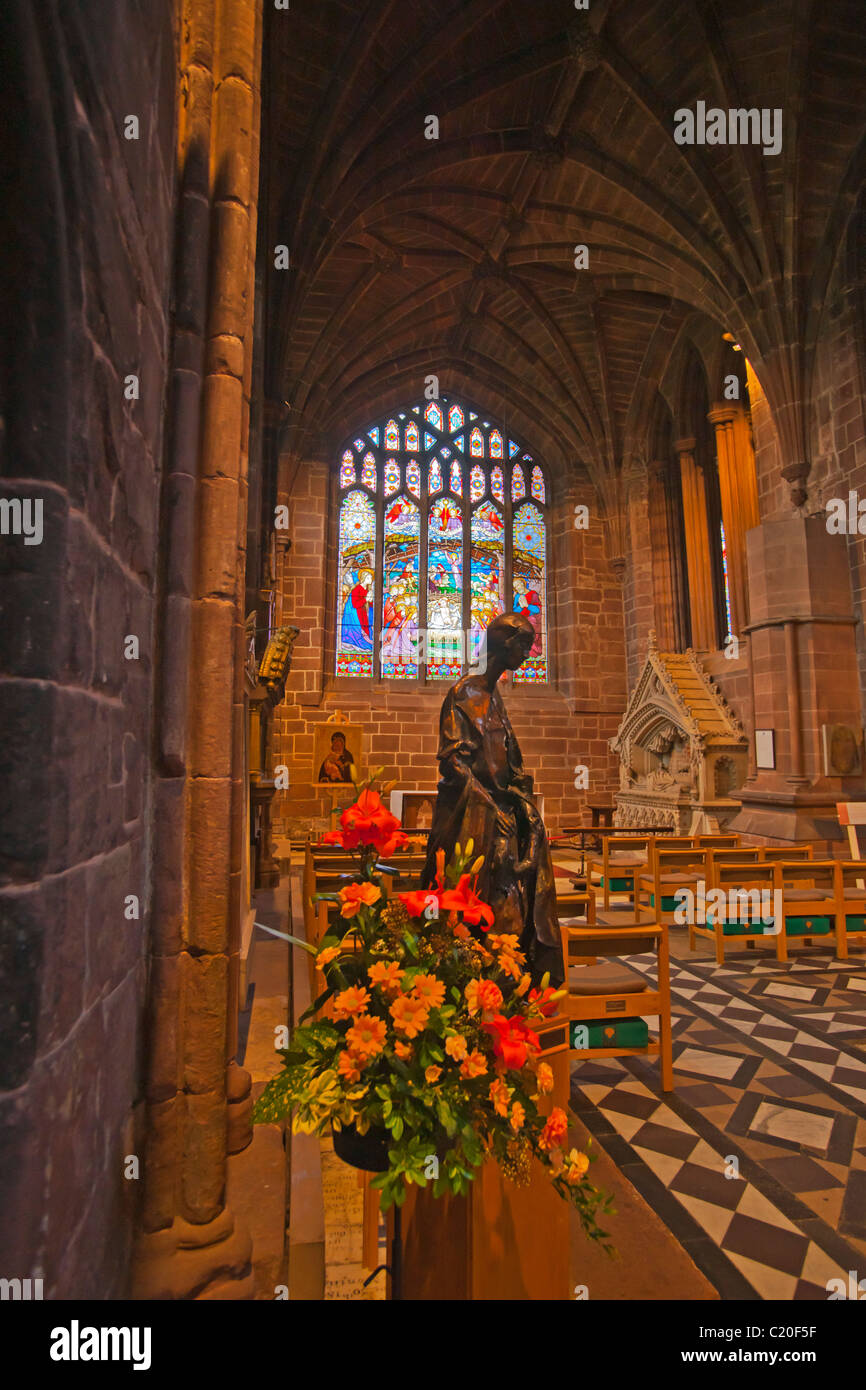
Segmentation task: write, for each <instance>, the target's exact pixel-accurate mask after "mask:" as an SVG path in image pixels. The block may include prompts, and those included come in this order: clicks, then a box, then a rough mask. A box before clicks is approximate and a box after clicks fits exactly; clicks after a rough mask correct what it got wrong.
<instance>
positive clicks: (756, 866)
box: [688, 851, 776, 965]
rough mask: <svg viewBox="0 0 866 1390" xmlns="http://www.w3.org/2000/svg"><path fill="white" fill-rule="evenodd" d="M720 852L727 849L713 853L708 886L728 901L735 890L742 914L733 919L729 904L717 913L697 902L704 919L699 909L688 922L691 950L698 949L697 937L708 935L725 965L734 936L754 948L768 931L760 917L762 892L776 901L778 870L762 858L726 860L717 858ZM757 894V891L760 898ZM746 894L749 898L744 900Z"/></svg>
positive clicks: (720, 962) (719, 961)
mask: <svg viewBox="0 0 866 1390" xmlns="http://www.w3.org/2000/svg"><path fill="white" fill-rule="evenodd" d="M719 853H724V851H716V853H714V854H713V855H712V860H711V865H710V867H709V869H708V873H709V875H710V883H709V888H714V889H721V891H722V892H723V893H724V894H725V898H726V902H727V903H730V901H731V893H732V892H734V893H736V894H737V895H738V897H737V903H738V907H739V909H740V913H739V915H738V916H737V917H736V918H735V919H734V920H733V921H731V920H730V913H729V912H728V910H727V907H726V909H725V911H724V912H717V911H716V910H715V909H714V908H713V907H706V906H705V907H704V908H703V909H702V908H701V903H700V901H698V902H697V903H696V909H697V911H701V910H703V914H704V921H699V920H697V911H696V913H695V920H693V921H691V922H689V924H688V929H689V950H690V951H693V950H694V949H695V939H696V937H698V936H703V937H706V938H707V939H708V940H710V941H712V942H714V944H715V948H716V964H717V965H724V963H725V944H726V942H728V941H730V940H731V938H736V940H737V941H738V942H740V941H742V940H745V942H746V945H747V946H748V947H750V948H753V947H754V945H755V942H756V940H760V939H761V938H762V937H764V936H765V935H767V934H768V931H767V927H766V924H765V922H764V920H763V918H762V917H761V906H762V898H761V896H760V895H761V894H769V901H770V902H771V903H772V902H773V897H772V894H773V891H774V888H775V873H774V868H773V865H772V864H762V863H761V862H760V861H759V860H752V861H751V862H749V861H746V862H736V863H731V862H730V861H727V860H725V861H720V860H719V859H718V858H717V855H718V854H719ZM755 894H758V897H757V899H756V898H755ZM744 895H745V898H746V900H744ZM755 909H757V911H756V910H755ZM769 915H772V909H770V914H769ZM768 920H769V917H768ZM772 925H773V926H775V925H776V924H775V923H773V924H772Z"/></svg>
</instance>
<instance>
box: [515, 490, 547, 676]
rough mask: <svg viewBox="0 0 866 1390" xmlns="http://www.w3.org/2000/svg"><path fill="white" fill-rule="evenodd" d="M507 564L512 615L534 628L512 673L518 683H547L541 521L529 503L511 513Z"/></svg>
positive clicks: (543, 543) (543, 556) (543, 534)
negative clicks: (519, 615)
mask: <svg viewBox="0 0 866 1390" xmlns="http://www.w3.org/2000/svg"><path fill="white" fill-rule="evenodd" d="M512 534H513V544H512V553H511V564H512V571H513V591H514V611H515V613H522V614H523V616H524V617H526V618H528V619H529V621H530V622H531V623H532V626H533V627H534V628H535V641H534V642H533V644H532V649H531V651H530V653H529V656H528V658H527V659H526V661H524V663H523V665H522V666H520V667H518V669H517V670H516V671H515V672H514V676H513V679H514V680H515V681H517V682H518V684H520V683H526V682H529V681H546V680H547V632H546V624H547V618H546V614H547V604H546V595H545V588H546V564H545V532H544V517H543V516H542V514H541V512H540V511H539V510H538V507H536V506H535V505H534V504H533V503H532V502H524V504H523V506H522V507H518V508H517V511H516V512H515V513H514V522H513V533H512Z"/></svg>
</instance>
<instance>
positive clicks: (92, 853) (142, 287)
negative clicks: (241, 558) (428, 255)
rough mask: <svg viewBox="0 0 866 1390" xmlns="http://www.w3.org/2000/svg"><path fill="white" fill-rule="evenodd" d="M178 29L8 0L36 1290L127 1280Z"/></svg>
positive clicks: (19, 726) (5, 27) (12, 799)
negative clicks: (36, 504) (26, 507)
mask: <svg viewBox="0 0 866 1390" xmlns="http://www.w3.org/2000/svg"><path fill="white" fill-rule="evenodd" d="M174 28H175V19H174V5H173V3H172V2H171V0H151V3H150V4H148V5H147V6H145V7H142V6H140V5H139V4H137V3H133V2H132V0H113V3H111V4H104V3H102V4H98V5H94V4H92V3H82V2H81V0H77V2H76V0H67V3H65V4H63V5H59V4H54V3H49V4H47V5H42V6H38V7H33V6H32V5H30V4H29V3H27V0H8V3H7V4H6V5H4V6H3V11H2V17H0V29H2V47H3V49H4V52H5V54H6V57H7V62H6V64H5V65H4V67H5V75H4V83H3V96H2V101H3V105H4V108H5V109H4V111H3V113H2V116H0V119H2V123H3V126H4V131H5V137H4V154H3V156H2V158H3V160H4V162H5V161H8V162H9V167H8V169H4V170H3V173H4V175H8V178H7V177H4V179H3V184H4V188H5V189H6V190H7V192H6V193H5V195H4V199H3V201H2V205H0V221H2V222H3V224H4V225H3V229H2V230H3V237H2V243H3V246H4V272H5V278H4V282H3V290H2V310H3V322H4V323H5V324H6V325H7V332H6V334H5V335H4V340H3V349H2V352H3V358H2V360H3V372H2V382H0V396H2V400H0V409H2V415H3V417H4V419H5V439H4V440H3V446H4V454H3V459H2V494H3V495H4V496H6V497H16V496H17V497H29V498H31V499H42V500H43V503H44V538H43V540H42V543H41V544H40V545H32V546H29V547H25V546H24V544H23V540H22V539H21V538H20V537H14V536H3V537H0V569H2V576H0V594H2V604H3V612H2V615H0V632H2V634H3V635H2V650H0V670H2V671H3V672H4V676H3V679H2V681H0V727H2V729H3V740H2V751H0V787H2V793H0V796H2V801H0V845H2V851H0V876H2V877H0V884H2V887H0V918H2V922H0V926H2V948H0V949H2V960H0V975H2V977H3V982H4V990H3V993H4V998H3V1006H2V1014H0V1144H2V1148H0V1168H2V1187H3V1193H4V1198H3V1205H4V1220H3V1223H2V1229H0V1247H2V1252H0V1274H2V1275H3V1276H6V1277H27V1276H35V1277H42V1278H43V1279H44V1281H45V1285H44V1293H45V1297H46V1298H66V1299H69V1298H114V1297H121V1296H123V1294H124V1292H125V1291H126V1290H127V1288H128V1283H127V1280H128V1264H129V1253H130V1246H131V1240H132V1220H133V1206H134V1200H135V1195H136V1194H135V1184H134V1183H133V1182H130V1181H127V1180H125V1178H124V1157H125V1155H126V1154H129V1153H131V1152H136V1151H137V1141H136V1138H135V1136H134V1133H133V1125H132V1122H131V1116H132V1112H133V1107H134V1105H135V1102H136V1100H137V1098H138V1097H139V1095H140V1077H139V1058H140V1055H141V1047H142V1037H141V1019H142V1010H143V1002H144V991H145V984H146V980H145V968H144V961H145V948H146V940H145V935H146V923H147V916H148V907H149V899H150V889H149V881H148V873H149V870H148V865H149V856H150V843H149V831H148V817H149V806H150V786H151V759H150V745H151V723H152V674H153V662H152V653H153V644H154V627H153V621H154V591H155V584H156V571H157V545H158V532H159V527H158V521H159V492H160V467H161V450H162V438H161V431H162V411H163V407H164V400H165V372H166V342H167V331H168V324H167V320H168V286H169V283H170V278H171V245H172V207H173V199H174V123H175V100H176V59H175V43H176V36H175V32H174ZM12 55H14V57H13V56H12ZM130 116H135V117H137V119H138V123H139V128H138V138H137V139H127V138H125V130H131V127H130V126H129V125H128V124H127V118H128V117H130ZM10 326H12V327H14V330H15V331H14V333H10V332H9V331H8V329H9V327H10ZM130 375H134V376H136V377H137V378H138V399H133V398H131V397H132V395H133V390H134V388H132V386H131V385H128V383H126V382H125V379H126V378H128V377H129V376H130ZM125 385H127V392H126V396H125ZM127 396H128V397H130V398H127ZM129 636H133V637H135V638H137V640H138V646H139V650H138V658H137V659H127V654H131V649H130V648H129V646H128V644H126V639H127V638H128V637H129ZM125 645H126V653H125ZM128 894H134V895H136V897H137V898H138V899H139V912H140V916H139V918H138V919H137V920H135V919H134V918H129V919H128V918H127V917H125V911H124V908H125V898H126V896H127V895H128ZM138 1152H139V1153H140V1149H138Z"/></svg>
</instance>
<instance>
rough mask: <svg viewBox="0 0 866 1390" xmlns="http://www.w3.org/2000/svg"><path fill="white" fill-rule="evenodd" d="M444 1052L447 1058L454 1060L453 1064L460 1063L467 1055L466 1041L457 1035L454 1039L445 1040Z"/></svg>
mask: <svg viewBox="0 0 866 1390" xmlns="http://www.w3.org/2000/svg"><path fill="white" fill-rule="evenodd" d="M445 1051H446V1052H447V1053H448V1056H449V1057H453V1058H454V1061H455V1062H462V1061H463V1060H464V1059H465V1058H466V1056H467V1055H468V1053H469V1048H468V1047H467V1045H466V1039H465V1038H464V1037H463V1036H462V1035H461V1034H459V1033H458V1034H457V1036H456V1037H453V1038H446V1039H445Z"/></svg>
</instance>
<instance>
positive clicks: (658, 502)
mask: <svg viewBox="0 0 866 1390" xmlns="http://www.w3.org/2000/svg"><path fill="white" fill-rule="evenodd" d="M670 481H671V480H670V472H669V465H668V463H667V461H666V460H664V459H655V460H653V462H651V463H650V465H649V489H648V499H647V507H648V517H649V531H650V535H651V537H652V542H653V549H652V579H653V600H654V610H655V630H656V638H657V642H658V646H659V650H660V651H663V652H682V651H685V649H686V647H688V646H689V645H690V643H689V641H688V638H687V634H686V627H685V622H684V618H685V604H686V594H685V586H684V585H683V583H682V564H681V553H680V552H681V549H682V544H681V539H680V535H679V531H678V524H677V522H678V519H677V516H676V513H675V508H674V500H673V498H672V496H671V493H670Z"/></svg>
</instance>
